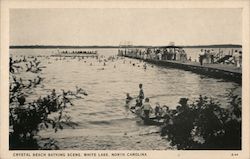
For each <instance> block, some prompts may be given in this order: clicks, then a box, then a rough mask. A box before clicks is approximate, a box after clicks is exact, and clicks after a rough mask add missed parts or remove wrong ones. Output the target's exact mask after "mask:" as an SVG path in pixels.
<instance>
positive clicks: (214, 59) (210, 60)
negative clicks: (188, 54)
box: [199, 49, 242, 68]
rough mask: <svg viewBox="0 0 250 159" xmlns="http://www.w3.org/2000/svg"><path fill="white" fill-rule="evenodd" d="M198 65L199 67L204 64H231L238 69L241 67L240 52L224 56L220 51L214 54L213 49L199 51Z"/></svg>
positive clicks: (236, 51) (232, 52)
mask: <svg viewBox="0 0 250 159" xmlns="http://www.w3.org/2000/svg"><path fill="white" fill-rule="evenodd" d="M199 63H200V65H203V64H204V63H206V64H214V63H223V64H225V63H231V64H234V65H235V66H236V67H238V68H239V67H241V65H242V51H239V50H237V49H236V50H234V51H233V50H232V51H231V52H230V51H229V53H228V54H226V53H223V52H220V51H219V52H218V53H216V52H215V51H214V50H213V49H201V50H200V53H199Z"/></svg>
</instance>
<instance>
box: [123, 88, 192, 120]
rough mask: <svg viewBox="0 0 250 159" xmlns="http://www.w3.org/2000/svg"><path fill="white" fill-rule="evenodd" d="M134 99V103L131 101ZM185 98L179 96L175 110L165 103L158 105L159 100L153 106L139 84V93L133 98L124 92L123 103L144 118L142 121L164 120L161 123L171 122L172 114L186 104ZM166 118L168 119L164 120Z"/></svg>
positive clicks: (179, 110)
mask: <svg viewBox="0 0 250 159" xmlns="http://www.w3.org/2000/svg"><path fill="white" fill-rule="evenodd" d="M133 100H135V101H136V102H135V104H134V103H133V102H132V101H133ZM187 101H188V99H187V98H180V101H179V105H177V107H176V109H175V110H170V109H169V107H168V106H167V105H160V103H159V102H156V103H155V105H154V106H153V105H152V104H151V103H150V98H149V97H145V96H144V91H143V85H142V84H139V95H138V96H136V97H135V98H133V97H131V96H130V94H129V93H127V94H126V100H125V105H126V107H128V108H129V109H130V110H131V111H132V112H133V113H135V114H137V115H138V116H140V117H142V118H143V119H144V122H147V121H149V120H156V121H158V122H160V120H161V119H163V120H164V122H162V123H169V124H171V118H172V116H174V115H176V114H178V112H181V109H182V108H183V106H186V105H187ZM166 120H168V121H166Z"/></svg>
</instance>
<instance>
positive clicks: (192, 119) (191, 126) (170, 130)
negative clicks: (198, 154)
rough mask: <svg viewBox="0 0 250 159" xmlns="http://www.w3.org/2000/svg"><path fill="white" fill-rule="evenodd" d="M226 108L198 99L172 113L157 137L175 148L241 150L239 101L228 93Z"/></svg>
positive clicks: (216, 103) (182, 104)
mask: <svg viewBox="0 0 250 159" xmlns="http://www.w3.org/2000/svg"><path fill="white" fill-rule="evenodd" d="M230 99H231V102H230V106H229V108H227V109H225V108H222V107H221V105H220V103H218V102H215V101H214V100H213V99H211V98H208V97H202V96H200V97H199V99H198V100H197V101H195V102H194V103H192V104H190V105H188V104H187V102H184V103H181V105H180V106H177V108H176V109H175V110H172V113H171V115H170V120H171V122H169V119H167V120H166V122H165V125H164V126H163V127H162V129H161V135H162V136H166V137H167V138H168V140H170V141H171V144H172V145H176V146H177V148H178V149H241V98H240V97H238V96H233V95H232V94H230Z"/></svg>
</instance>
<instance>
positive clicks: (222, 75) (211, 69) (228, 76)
mask: <svg viewBox="0 0 250 159" xmlns="http://www.w3.org/2000/svg"><path fill="white" fill-rule="evenodd" d="M129 58H134V57H129ZM134 59H139V58H134ZM140 60H143V61H145V62H148V63H153V64H155V65H160V66H165V67H172V68H177V69H182V70H186V71H191V72H194V73H197V74H202V75H206V76H209V77H212V78H219V79H224V80H227V81H233V82H236V83H239V84H241V83H242V69H241V68H237V67H235V66H233V65H229V64H206V63H205V64H203V65H202V66H201V65H200V63H198V62H190V61H186V62H181V61H172V60H152V59H140Z"/></svg>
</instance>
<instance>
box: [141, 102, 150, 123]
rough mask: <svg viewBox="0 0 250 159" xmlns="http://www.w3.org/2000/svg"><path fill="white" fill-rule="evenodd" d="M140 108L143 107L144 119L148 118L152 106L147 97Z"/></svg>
mask: <svg viewBox="0 0 250 159" xmlns="http://www.w3.org/2000/svg"><path fill="white" fill-rule="evenodd" d="M142 108H143V112H144V116H145V119H149V113H150V111H151V110H152V107H151V105H150V103H149V98H146V99H145V103H144V104H143V106H142Z"/></svg>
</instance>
